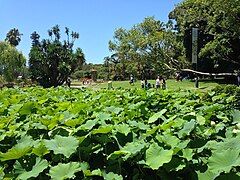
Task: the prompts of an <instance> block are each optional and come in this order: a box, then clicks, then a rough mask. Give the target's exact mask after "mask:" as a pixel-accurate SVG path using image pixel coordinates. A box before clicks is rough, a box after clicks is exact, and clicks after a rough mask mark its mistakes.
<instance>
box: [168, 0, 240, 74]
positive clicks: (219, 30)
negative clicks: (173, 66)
mask: <svg viewBox="0 0 240 180" xmlns="http://www.w3.org/2000/svg"><path fill="white" fill-rule="evenodd" d="M169 17H170V18H171V19H174V20H176V30H177V31H178V32H179V35H180V36H181V37H182V40H183V41H184V45H185V48H186V52H187V57H188V59H189V60H190V59H191V29H192V28H193V27H197V28H198V29H199V41H198V42H199V43H198V47H199V54H198V55H199V62H198V69H199V70H201V71H207V72H213V71H216V72H217V71H218V72H225V71H226V72H231V71H234V70H235V69H239V68H240V46H239V44H240V28H239V24H240V0H231V1H229V0H184V1H183V2H182V3H180V4H179V5H178V6H176V8H175V9H174V10H173V11H172V12H171V13H170V14H169Z"/></svg>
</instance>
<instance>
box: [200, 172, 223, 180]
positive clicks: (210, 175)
mask: <svg viewBox="0 0 240 180" xmlns="http://www.w3.org/2000/svg"><path fill="white" fill-rule="evenodd" d="M219 174H220V173H214V172H212V171H209V170H207V171H206V172H204V173H200V172H198V179H199V180H214V179H215V178H216V177H217V176H218V175H219Z"/></svg>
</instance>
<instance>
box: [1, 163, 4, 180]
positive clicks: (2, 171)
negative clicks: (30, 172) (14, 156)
mask: <svg viewBox="0 0 240 180" xmlns="http://www.w3.org/2000/svg"><path fill="white" fill-rule="evenodd" d="M4 175H5V173H4V168H3V167H1V166H0V178H1V179H3V177H4Z"/></svg>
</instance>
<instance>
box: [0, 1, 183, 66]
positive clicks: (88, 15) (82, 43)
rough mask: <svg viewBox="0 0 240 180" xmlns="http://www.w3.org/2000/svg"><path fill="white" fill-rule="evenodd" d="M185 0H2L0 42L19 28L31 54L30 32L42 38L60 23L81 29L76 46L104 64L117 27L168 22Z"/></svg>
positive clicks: (22, 47)
mask: <svg viewBox="0 0 240 180" xmlns="http://www.w3.org/2000/svg"><path fill="white" fill-rule="evenodd" d="M179 2H181V0H0V41H2V40H4V39H5V37H6V34H7V32H8V31H9V30H10V29H12V28H14V27H15V28H18V29H19V31H20V32H21V33H23V36H22V41H21V42H20V45H19V46H18V47H17V48H18V49H19V50H20V51H22V52H23V53H24V55H25V56H28V53H29V51H30V47H31V39H30V34H31V33H32V32H33V31H37V32H38V33H39V34H40V36H41V38H45V37H47V30H48V29H50V28H51V27H53V26H54V25H56V24H58V25H60V28H61V30H62V31H64V27H69V28H70V29H71V30H73V31H76V32H79V34H80V38H79V39H78V40H77V41H76V43H75V47H81V48H82V49H83V51H84V53H85V56H86V60H87V62H92V63H102V62H103V58H104V57H105V56H108V55H110V52H109V50H108V41H109V40H111V39H112V38H113V34H114V31H115V30H116V29H117V28H120V27H123V28H126V29H129V28H131V27H132V26H133V25H134V24H137V23H140V22H142V21H143V19H144V18H145V17H147V16H154V17H155V18H156V19H158V20H161V21H164V22H166V21H167V20H168V13H169V12H170V11H171V10H173V8H174V6H175V5H176V4H178V3H179Z"/></svg>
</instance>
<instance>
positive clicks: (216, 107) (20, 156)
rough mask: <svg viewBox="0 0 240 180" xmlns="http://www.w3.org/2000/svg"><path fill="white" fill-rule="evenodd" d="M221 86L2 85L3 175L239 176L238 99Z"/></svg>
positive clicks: (0, 168) (0, 148)
mask: <svg viewBox="0 0 240 180" xmlns="http://www.w3.org/2000/svg"><path fill="white" fill-rule="evenodd" d="M224 89H225V88H223V89H222V90H220V88H219V87H218V91H210V92H205V93H203V92H198V91H194V92H190V91H186V90H185V91H183V90H174V91H171V90H164V91H163V90H155V89H150V90H148V91H145V90H142V89H129V90H126V89H125V90H121V89H119V90H98V91H93V90H82V89H68V88H63V87H58V88H49V89H44V88H40V87H35V88H27V89H24V88H22V89H17V88H15V89H6V88H3V89H2V91H1V92H0V106H1V108H0V119H1V120H0V127H1V130H0V141H1V143H0V177H1V178H2V179H4V178H12V179H33V178H35V179H49V178H51V179H73V178H76V179H89V178H90V179H91V178H92V179H94V178H104V179H125V178H127V179H149V178H157V179H161V178H165V179H184V178H186V177H187V178H188V179H194V178H196V177H198V178H199V179H214V178H219V179H221V178H223V179H224V178H228V177H232V178H238V176H239V174H238V173H237V172H238V169H239V168H240V163H239V162H240V157H239V149H240V146H239V141H240V125H239V122H240V120H239V109H238V106H237V104H236V102H238V101H239V99H238V98H237V96H236V94H232V95H231V96H232V97H231V98H229V97H230V96H229V94H228V93H226V92H227V91H225V90H224ZM229 89H230V90H231V88H228V90H229ZM230 90H229V91H230ZM235 91H236V92H237V91H239V88H236V87H235Z"/></svg>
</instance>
